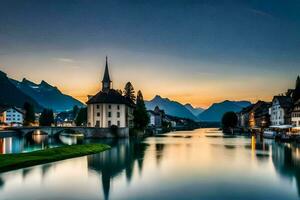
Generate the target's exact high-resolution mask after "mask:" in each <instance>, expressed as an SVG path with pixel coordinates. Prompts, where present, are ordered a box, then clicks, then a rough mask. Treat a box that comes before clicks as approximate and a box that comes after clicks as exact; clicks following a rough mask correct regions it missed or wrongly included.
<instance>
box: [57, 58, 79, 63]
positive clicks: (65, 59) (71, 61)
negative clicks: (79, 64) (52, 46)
mask: <svg viewBox="0 0 300 200" xmlns="http://www.w3.org/2000/svg"><path fill="white" fill-rule="evenodd" d="M54 60H56V61H59V62H64V63H75V60H73V59H71V58H54Z"/></svg>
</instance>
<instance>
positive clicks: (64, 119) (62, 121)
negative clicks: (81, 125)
mask: <svg viewBox="0 0 300 200" xmlns="http://www.w3.org/2000/svg"><path fill="white" fill-rule="evenodd" d="M76 116H77V115H75V113H74V112H73V110H71V111H65V112H60V113H58V114H57V115H56V117H55V124H56V126H64V127H71V126H76V124H75V118H76Z"/></svg>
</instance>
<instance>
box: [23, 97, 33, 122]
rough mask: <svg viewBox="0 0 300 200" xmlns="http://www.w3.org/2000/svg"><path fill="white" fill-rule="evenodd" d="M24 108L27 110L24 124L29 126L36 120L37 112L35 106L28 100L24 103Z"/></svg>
mask: <svg viewBox="0 0 300 200" xmlns="http://www.w3.org/2000/svg"><path fill="white" fill-rule="evenodd" d="M23 109H24V111H25V116H24V122H23V125H24V126H29V125H31V124H32V123H34V122H35V112H34V106H33V105H32V104H30V103H28V102H25V103H24V106H23Z"/></svg>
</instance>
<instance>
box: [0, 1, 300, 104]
mask: <svg viewBox="0 0 300 200" xmlns="http://www.w3.org/2000/svg"><path fill="white" fill-rule="evenodd" d="M0 2H1V4H0V70H2V71H4V72H5V73H7V74H8V76H9V77H12V78H14V79H17V80H22V78H23V77H26V78H27V79H29V80H32V81H34V82H37V83H39V82H40V81H41V80H45V81H47V82H48V83H50V84H51V85H54V86H57V87H58V88H59V89H60V90H61V91H62V92H64V93H66V94H69V95H72V96H74V97H75V98H77V99H79V100H81V101H83V102H85V101H86V100H87V95H91V94H95V93H97V92H98V91H99V90H100V88H101V83H100V81H101V80H102V76H103V71H104V64H105V56H108V59H109V70H110V76H111V77H112V79H113V87H114V88H116V89H123V88H124V85H125V83H126V82H127V81H131V83H132V84H133V86H134V88H135V90H136V91H137V90H141V91H142V92H143V95H144V98H145V99H148V100H149V99H152V98H153V97H154V96H155V95H156V94H159V95H161V96H162V97H167V98H169V99H172V100H176V101H179V102H181V103H191V104H192V105H194V106H197V107H204V108H206V107H208V106H210V105H211V104H212V103H214V102H220V101H223V100H250V101H252V102H255V101H257V100H271V99H272V97H273V96H274V95H277V94H280V93H284V92H285V91H286V90H287V89H288V88H292V87H294V85H295V80H296V77H297V75H298V74H300V67H299V66H300V56H299V55H300V37H299V36H300V1H299V0H251V1H250V0H153V1H148V0H102V1H101V0H97V1H96V0H51V1H50V0H48V1H47V0H0Z"/></svg>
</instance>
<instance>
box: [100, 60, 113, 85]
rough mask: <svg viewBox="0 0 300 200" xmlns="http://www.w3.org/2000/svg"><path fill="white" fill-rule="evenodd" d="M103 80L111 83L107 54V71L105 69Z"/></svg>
mask: <svg viewBox="0 0 300 200" xmlns="http://www.w3.org/2000/svg"><path fill="white" fill-rule="evenodd" d="M102 82H107V83H110V82H111V80H110V77H109V72H108V63H107V56H106V63H105V71H104V76H103V80H102Z"/></svg>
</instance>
